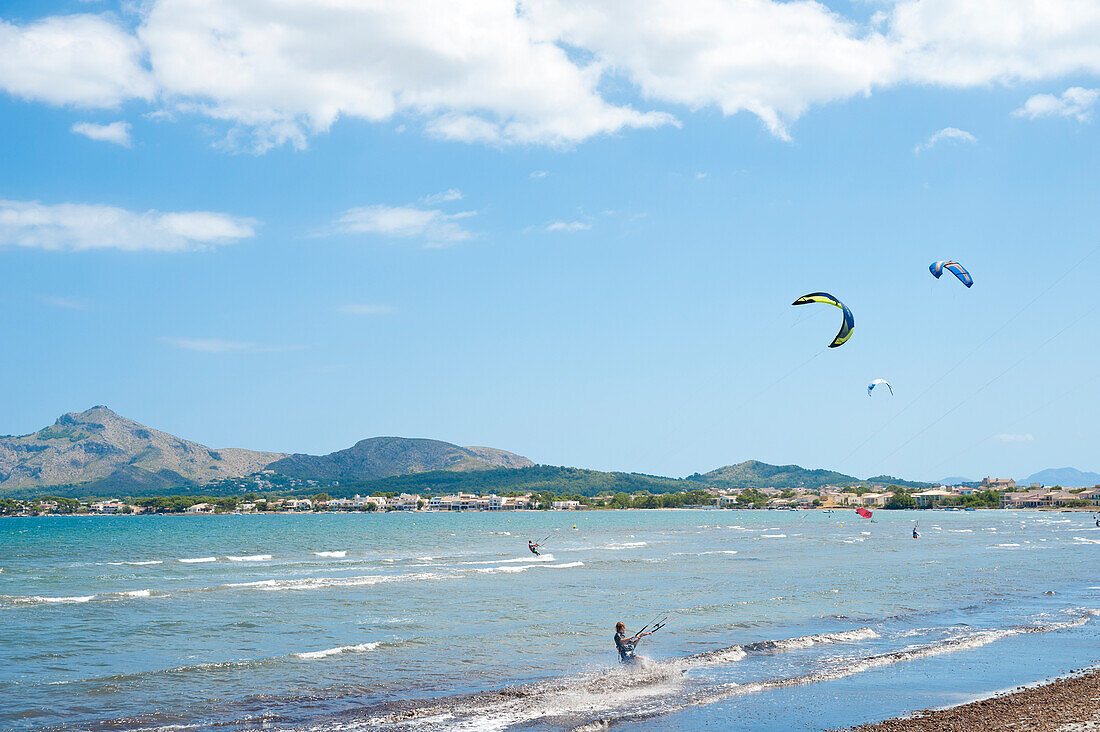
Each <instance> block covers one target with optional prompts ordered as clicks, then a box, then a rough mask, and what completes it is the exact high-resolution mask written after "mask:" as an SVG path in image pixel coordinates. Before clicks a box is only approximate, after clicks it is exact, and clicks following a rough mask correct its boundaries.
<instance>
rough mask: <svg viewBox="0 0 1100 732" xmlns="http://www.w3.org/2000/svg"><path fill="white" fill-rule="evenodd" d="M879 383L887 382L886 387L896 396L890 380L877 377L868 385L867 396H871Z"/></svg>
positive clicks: (891, 394)
mask: <svg viewBox="0 0 1100 732" xmlns="http://www.w3.org/2000/svg"><path fill="white" fill-rule="evenodd" d="M879 384H886V388H887V389H889V390H890V396H894V387H892V386H890V382H889V381H887V380H886V379H875V380H874V381H872V382H871V383H870V384H868V385H867V396H871V392H872V391H873V390H874V388H875V387H876V386H878V385H879Z"/></svg>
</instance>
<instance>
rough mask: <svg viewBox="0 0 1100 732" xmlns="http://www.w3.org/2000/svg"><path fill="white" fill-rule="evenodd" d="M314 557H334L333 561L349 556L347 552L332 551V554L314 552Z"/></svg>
mask: <svg viewBox="0 0 1100 732" xmlns="http://www.w3.org/2000/svg"><path fill="white" fill-rule="evenodd" d="M313 554H314V556H318V557H332V558H333V559H343V558H344V557H346V556H347V555H348V553H347V552H346V551H332V552H313Z"/></svg>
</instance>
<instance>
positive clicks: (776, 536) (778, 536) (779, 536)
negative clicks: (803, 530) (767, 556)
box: [760, 534, 787, 539]
mask: <svg viewBox="0 0 1100 732" xmlns="http://www.w3.org/2000/svg"><path fill="white" fill-rule="evenodd" d="M760 538H761V539H786V538H787V535H786V534H761V535H760Z"/></svg>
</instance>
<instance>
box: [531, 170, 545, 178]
mask: <svg viewBox="0 0 1100 732" xmlns="http://www.w3.org/2000/svg"><path fill="white" fill-rule="evenodd" d="M548 175H550V171H548V170H532V171H531V175H529V176H528V177H529V178H534V179H538V178H545V177H546V176H548Z"/></svg>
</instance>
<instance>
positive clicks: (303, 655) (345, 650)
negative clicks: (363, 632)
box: [294, 641, 382, 661]
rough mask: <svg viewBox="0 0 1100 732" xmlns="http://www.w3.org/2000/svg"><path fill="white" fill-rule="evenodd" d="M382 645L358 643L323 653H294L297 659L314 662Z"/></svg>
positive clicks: (330, 649)
mask: <svg viewBox="0 0 1100 732" xmlns="http://www.w3.org/2000/svg"><path fill="white" fill-rule="evenodd" d="M380 645H382V643H381V642H377V641H376V642H374V643H360V644H358V645H354V646H337V647H336V648H326V649H325V650H323V651H308V652H306V653H295V654H294V655H295V656H297V657H298V658H302V659H305V660H310V661H311V660H314V659H317V658H327V657H328V656H335V655H338V654H341V653H357V652H359V651H373V650H374V649H375V648H377V647H378V646H380Z"/></svg>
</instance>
